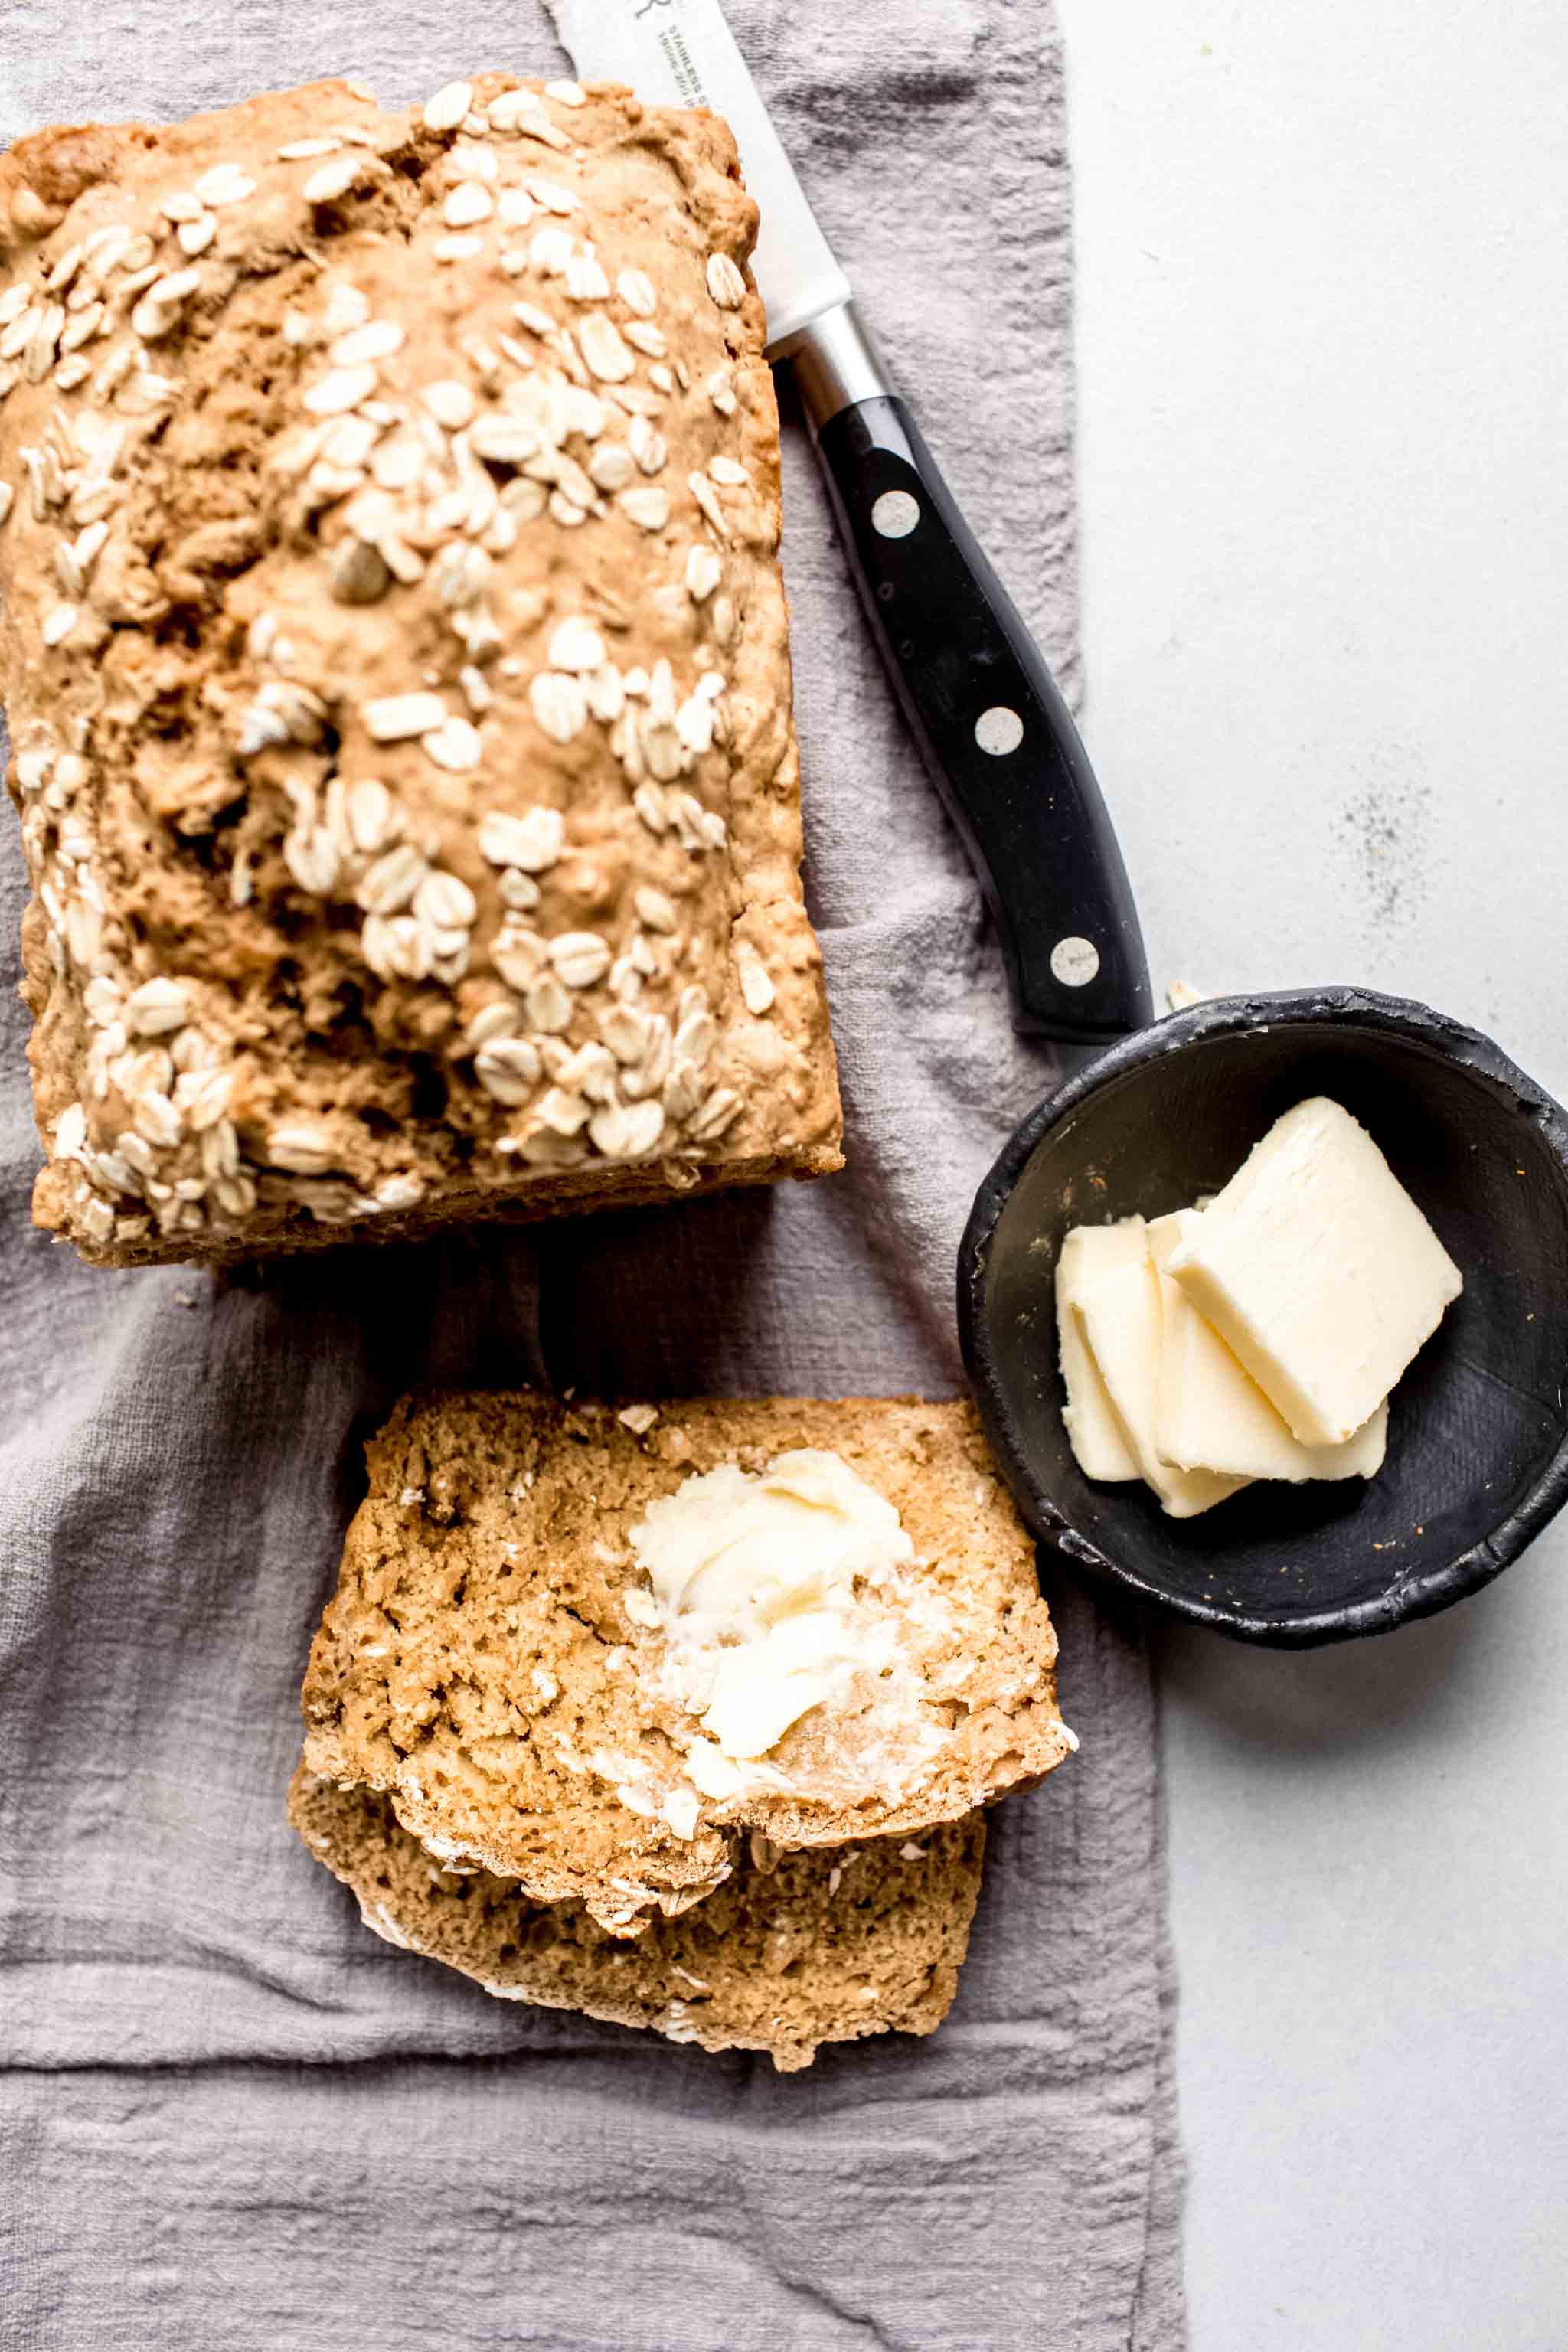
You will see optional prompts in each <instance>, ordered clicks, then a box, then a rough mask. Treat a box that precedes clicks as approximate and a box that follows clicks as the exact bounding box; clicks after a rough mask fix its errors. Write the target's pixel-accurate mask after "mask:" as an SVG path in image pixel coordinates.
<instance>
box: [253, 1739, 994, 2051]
mask: <svg viewBox="0 0 1568 2352" xmlns="http://www.w3.org/2000/svg"><path fill="white" fill-rule="evenodd" d="M289 1819H290V1821H291V1822H293V1824H294V1826H295V1828H296V1829H297V1830H298V1831H299V1832H300V1836H301V1837H302V1838H303V1839H304V1841H305V1843H306V1844H307V1845H308V1846H309V1847H310V1851H311V1852H312V1853H314V1854H315V1855H316V1856H317V1857H318V1859H319V1860H321V1862H323V1863H324V1864H326V1866H327V1868H328V1869H329V1870H330V1871H331V1873H332V1874H333V1876H334V1877H337V1878H341V1879H342V1882H343V1884H344V1885H345V1886H348V1887H350V1888H351V1889H352V1890H353V1894H354V1895H355V1897H356V1899H357V1900H358V1903H359V1906H360V1912H361V1916H363V1919H364V1922H365V1925H366V1926H367V1927H373V1928H374V1930H375V1932H376V1934H377V1935H378V1936H381V1937H384V1938H385V1940H386V1941H387V1942H388V1943H391V1944H396V1945H399V1946H401V1947H402V1948H404V1949H405V1950H407V1951H411V1952H417V1953H420V1954H422V1955H423V1956H424V1958H426V1959H432V1960H441V1961H444V1962H445V1964H446V1965H447V1968H451V1969H461V1971H462V1973H463V1974H464V1975H465V1976H469V1977H473V1978H475V1979H477V1980H478V1981H479V1983H480V1984H482V1985H483V1986H484V1988H485V1990H486V1991H487V1992H491V1993H495V1994H497V1995H498V1996H499V1997H500V1999H501V2000H525V2001H531V2002H534V2003H535V2004H537V2005H538V2006H540V2007H542V2008H545V2009H575V2010H581V2011H584V2013H585V2014H586V2015H587V2016H589V2017H599V2018H605V2019H606V2020H608V2021H610V2022H611V2023H613V2024H617V2025H642V2026H651V2027H653V2028H654V2030H655V2031H656V2032H659V2033H662V2034H664V2035H665V2036H666V2037H667V2038H668V2040H669V2041H671V2042H697V2043H699V2044H700V2047H701V2048H703V2049H704V2050H763V2051H766V2052H767V2053H768V2054H769V2055H770V2056H771V2057H772V2059H773V2064H774V2065H775V2066H776V2067H777V2068H778V2069H779V2070H780V2072H781V2073H789V2072H792V2071H793V2070H794V2069H795V2068H797V2067H800V2066H808V2065H809V2064H810V2063H811V2061H812V2059H813V2058H814V2057H815V2056H816V2052H817V2050H818V2048H819V2047H820V2046H821V2044H822V2043H823V2042H854V2041H858V2040H859V2039H860V2038H861V2036H862V2035H865V2034H868V2033H886V2032H900V2033H931V2032H934V2030H935V2029H936V2027H937V2026H938V2025H940V2024H941V2022H942V2019H943V2018H944V2017H945V2016H946V2014H947V2011H948V2010H949V2009H950V2008H951V2006H952V1997H953V1993H954V1991H955V1990H956V1988H957V1983H958V1970H959V1965H960V1963H961V1962H962V1960H963V1955H964V1951H965V1948H966V1947H967V1945H968V1942H969V1927H970V1922H971V1920H972V1919H973V1916H974V1906H975V1902H976V1899H977V1897H978V1895H979V1893H980V1874H981V1857H982V1855H983V1853H984V1844H985V1829H984V1822H982V1820H981V1818H980V1816H979V1815H978V1814H976V1813H971V1814H970V1815H969V1816H968V1818H967V1819H966V1820H964V1821H962V1822H952V1823H951V1824H948V1825H946V1826H944V1827H942V1828H941V1829H936V1830H932V1831H931V1832H930V1833H929V1834H928V1835H926V1836H925V1837H922V1838H921V1839H919V1840H909V1839H906V1840H904V1841H902V1842H901V1843H896V1844H895V1843H888V1842H886V1841H883V1842H880V1843H876V1844H873V1845H868V1846H864V1847H860V1848H858V1849H857V1848H853V1847H851V1848H847V1849H846V1850H845V1851H844V1852H843V1853H797V1854H774V1853H771V1852H770V1851H769V1850H768V1849H767V1847H766V1845H765V1843H764V1842H763V1840H761V1839H756V1840H753V1841H752V1843H753V1845H754V1847H755V1849H756V1852H755V1857H754V1858H753V1856H752V1854H751V1853H747V1854H745V1855H744V1856H742V1859H741V1861H740V1862H739V1864H738V1865H737V1867H736V1870H735V1872H734V1874H733V1875H732V1876H731V1878H730V1879H729V1880H728V1881H727V1882H726V1884H725V1885H723V1886H722V1887H721V1889H720V1890H719V1892H718V1893H717V1894H716V1895H713V1896H712V1898H711V1899H710V1901H708V1902H704V1903H699V1904H697V1905H696V1906H694V1907H688V1908H686V1909H684V1910H679V1909H678V1910H677V1911H676V1914H675V1916H659V1917H658V1918H656V1919H655V1920H654V1922H653V1925H652V1926H651V1927H649V1928H648V1930H647V1934H646V1935H645V1936H643V1937H639V1938H638V1939H637V1942H635V1943H626V1942H625V1941H624V1940H621V1939H618V1938H616V1937H611V1936H609V1935H606V1933H605V1930H604V1929H603V1928H602V1927H596V1926H595V1923H594V1921H593V1920H592V1919H591V1918H590V1917H589V1916H588V1915H587V1913H586V1912H585V1911H584V1909H583V1907H582V1906H581V1905H580V1904H574V1903H561V1904H555V1905H546V1904H538V1903H531V1902H530V1901H529V1899H528V1897H527V1896H526V1895H524V1894H523V1893H522V1892H521V1889H520V1888H519V1887H518V1886H517V1885H513V1884H508V1882H507V1881H505V1880H504V1879H500V1878H496V1877H492V1876H491V1875H490V1874H489V1872H487V1871H481V1870H475V1869H473V1868H472V1867H471V1866H467V1865H453V1864H447V1865H446V1866H445V1867H444V1868H437V1866H436V1865H435V1864H433V1863H432V1862H431V1859H430V1856H429V1855H428V1854H427V1853H426V1851H425V1849H424V1847H423V1846H421V1845H420V1844H419V1843H417V1841H416V1839H414V1838H412V1837H410V1835H409V1834H408V1832H407V1831H406V1830H405V1829H402V1828H400V1827H399V1825H398V1822H397V1820H396V1816H395V1814H394V1812H393V1810H392V1807H391V1805H390V1804H389V1802H388V1801H387V1800H386V1798H385V1797H382V1796H374V1795H372V1794H371V1793H370V1792H369V1791H367V1790H363V1789H354V1788H347V1789H344V1788H340V1787H338V1786H337V1784H336V1783H335V1782H333V1781H331V1780H319V1779H317V1778H316V1777H315V1776H314V1775H313V1774H311V1773H309V1772H307V1771H306V1770H305V1769H303V1768H302V1767H301V1769H300V1771H299V1772H298V1773H297V1774H296V1775H295V1779H294V1784H293V1787H292V1788H291V1790H289Z"/></svg>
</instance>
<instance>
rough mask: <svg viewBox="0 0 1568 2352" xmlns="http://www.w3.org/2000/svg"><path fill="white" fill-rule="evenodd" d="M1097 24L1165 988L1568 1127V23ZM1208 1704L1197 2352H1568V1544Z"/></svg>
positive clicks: (1091, 655) (1131, 692)
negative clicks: (1402, 1623)
mask: <svg viewBox="0 0 1568 2352" xmlns="http://www.w3.org/2000/svg"><path fill="white" fill-rule="evenodd" d="M1059 7H1060V14H1061V16H1062V19H1063V23H1064V26H1065V30H1066V36H1067V42H1068V65H1069V76H1070V91H1071V108H1072V133H1071V143H1072V152H1073V160H1074V165H1075V169H1076V173H1077V187H1078V257H1079V357H1080V436H1081V437H1080V465H1081V475H1082V526H1083V563H1084V589H1085V602H1084V620H1085V651H1086V656H1087V664H1088V677H1089V701H1088V707H1087V711H1086V719H1085V728H1086V733H1087V735H1088V737H1089V744H1090V747H1091V750H1092V751H1093V753H1094V756H1095V759H1096V762H1097V765H1098V767H1099V770H1100V775H1101V777H1102V779H1103V781H1104V783H1105V786H1106V789H1107V793H1108V794H1109V796H1110V799H1111V801H1112V803H1113V807H1114V810H1115V813H1116V816H1117V820H1118V824H1119V827H1120V830H1121V836H1122V839H1123V842H1124V844H1125V847H1126V851H1127V856H1128V862H1129V865H1130V866H1131V871H1132V875H1133V879H1134V884H1135V887H1136V888H1137V891H1138V894H1139V898H1140V902H1141V905H1142V911H1143V917H1144V922H1145V928H1146V930H1147V933H1148V938H1149V945H1150V953H1151V961H1152V967H1153V971H1154V975H1155V981H1156V985H1157V987H1163V985H1165V984H1166V983H1167V982H1170V981H1171V980H1173V979H1174V978H1177V977H1181V978H1184V979H1186V980H1188V981H1190V982H1194V984H1196V985H1198V986H1200V987H1204V988H1207V989H1228V988H1231V987H1236V986H1253V985H1258V986H1270V985H1274V986H1289V985H1295V984H1298V983H1302V982H1312V981H1326V980H1332V981H1338V980H1357V981H1363V982H1369V983H1371V984H1373V985H1374V986H1378V987H1383V988H1387V989H1392V990H1395V991H1400V992H1406V993H1409V994H1412V995H1416V996H1422V997H1425V998H1426V999H1427V1000H1429V1001H1430V1002H1433V1003H1437V1004H1439V1005H1441V1006H1443V1007H1444V1008H1445V1009H1446V1010H1447V1011H1450V1012H1452V1013H1457V1014H1458V1015H1459V1016H1461V1017H1462V1018H1465V1019H1468V1020H1470V1021H1473V1022H1475V1023H1476V1024H1478V1025H1479V1026H1480V1027H1482V1028H1484V1029H1486V1030H1488V1031H1489V1032H1490V1033H1491V1034H1494V1035H1495V1036H1497V1037H1498V1038H1499V1039H1500V1042H1501V1043H1502V1044H1503V1045H1505V1046H1506V1047H1507V1048H1508V1049H1509V1050H1510V1052H1512V1053H1513V1054H1514V1055H1515V1056H1516V1058H1517V1059H1519V1060H1520V1061H1521V1062H1522V1063H1523V1065H1524V1066H1525V1067H1526V1068H1527V1069H1529V1070H1530V1071H1531V1072H1532V1073H1533V1074H1534V1075H1535V1076H1538V1077H1540V1078H1541V1079H1542V1080H1543V1081H1544V1082H1545V1083H1546V1084H1547V1085H1548V1086H1550V1087H1552V1088H1553V1090H1554V1091H1556V1092H1557V1093H1558V1094H1559V1095H1563V1096H1568V973H1565V966H1568V950H1565V934H1568V789H1565V786H1568V774H1565V770H1568V659H1565V658H1564V606H1565V602H1568V600H1565V597H1564V586H1565V578H1564V574H1565V566H1568V449H1565V446H1564V442H1565V439H1568V430H1565V424H1564V420H1565V418H1568V299H1565V288H1568V278H1565V269H1564V258H1565V256H1568V14H1564V12H1563V9H1562V7H1561V6H1560V5H1558V0H1510V5H1509V6H1508V7H1507V8H1505V9H1499V8H1496V7H1494V6H1488V5H1482V0H1424V5H1422V6H1421V7H1420V8H1419V9H1417V8H1414V7H1410V6H1400V5H1394V0H1310V5H1309V0H1174V5H1173V0H1059ZM1161 1683H1162V1696H1163V1723H1164V1737H1165V1742H1166V1752H1167V1757H1168V1761H1169V1781H1168V1786H1169V1804H1170V1828H1171V1853H1172V1885H1173V1909H1174V1920H1175V1931H1176V1938H1177V1946H1178V1952H1179V1958H1180V1967H1181V1978H1182V2011H1181V2026H1180V2063H1181V2075H1182V2092H1183V2098H1184V2121H1185V2130H1186V2137H1187V2144H1188V2148H1189V2153H1190V2160H1191V2168H1192V2178H1191V2189H1190V2202H1189V2214H1188V2228H1187V2242H1188V2277H1189V2291H1190V2295H1191V2304H1192V2342H1193V2352H1274V2347H1279V2352H1286V2347H1288V2348H1289V2352H1363V2347H1365V2352H1373V2347H1376V2352H1384V2347H1387V2352H1449V2347H1454V2352H1459V2347H1463V2352H1561V2348H1562V2347H1563V2345H1564V2344H1568V2228H1565V2220H1564V2217H1565V2215H1568V2121H1565V2112H1568V2098H1565V2093H1568V1964H1565V1959H1564V1955H1565V1953H1568V1841H1565V1835H1564V1830H1563V1808H1564V1790H1565V1789H1568V1704H1565V1702H1564V1697H1563V1692H1564V1688H1565V1687H1568V1525H1562V1524H1560V1526H1559V1528H1557V1529H1555V1530H1553V1531H1552V1533H1551V1534H1550V1535H1548V1537H1547V1538H1545V1539H1543V1540H1542V1542H1540V1543H1539V1544H1538V1545H1537V1546H1536V1547H1535V1549H1534V1550H1533V1551H1532V1552H1531V1554H1530V1555H1529V1556H1528V1557H1527V1558H1526V1559H1524V1560H1523V1561H1521V1563H1520V1564H1519V1565H1518V1566H1517V1567H1515V1568H1514V1569H1513V1570H1510V1572H1509V1573H1508V1574H1507V1575H1506V1576H1505V1577H1504V1578H1502V1580H1500V1582H1499V1583H1498V1584H1496V1585H1494V1586H1493V1587H1492V1588H1491V1589H1490V1590H1489V1591H1487V1592H1485V1593H1483V1594H1481V1595H1479V1597H1478V1598H1476V1599H1475V1600H1473V1601H1469V1602H1467V1603H1464V1604H1462V1605H1461V1606H1460V1607H1458V1608H1457V1609H1455V1610H1452V1611H1450V1612H1448V1613H1447V1615H1445V1616H1443V1617H1440V1618H1437V1619H1436V1620H1433V1621H1431V1622H1428V1623H1426V1624H1424V1625H1420V1626H1415V1627H1412V1628H1409V1629H1407V1630H1406V1631H1405V1632H1403V1633H1396V1634H1394V1635H1392V1636H1388V1637H1385V1638H1384V1639H1382V1640H1379V1641H1374V1642H1366V1643H1360V1644H1357V1645H1355V1646H1353V1647H1352V1648H1350V1649H1345V1650H1331V1651H1325V1652H1320V1653H1318V1654H1315V1655H1310V1656H1307V1657H1300V1658H1297V1657H1282V1656H1274V1655H1266V1654H1258V1653H1252V1652H1248V1651H1246V1650H1243V1649H1240V1648H1237V1647H1233V1646H1231V1645H1229V1644H1227V1643H1220V1642H1218V1641H1215V1640H1214V1639H1212V1638H1208V1637H1205V1636H1200V1635H1198V1634H1196V1633H1184V1632H1173V1633H1171V1634H1169V1635H1168V1636H1167V1637H1165V1638H1163V1640H1162V1643H1161Z"/></svg>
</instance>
